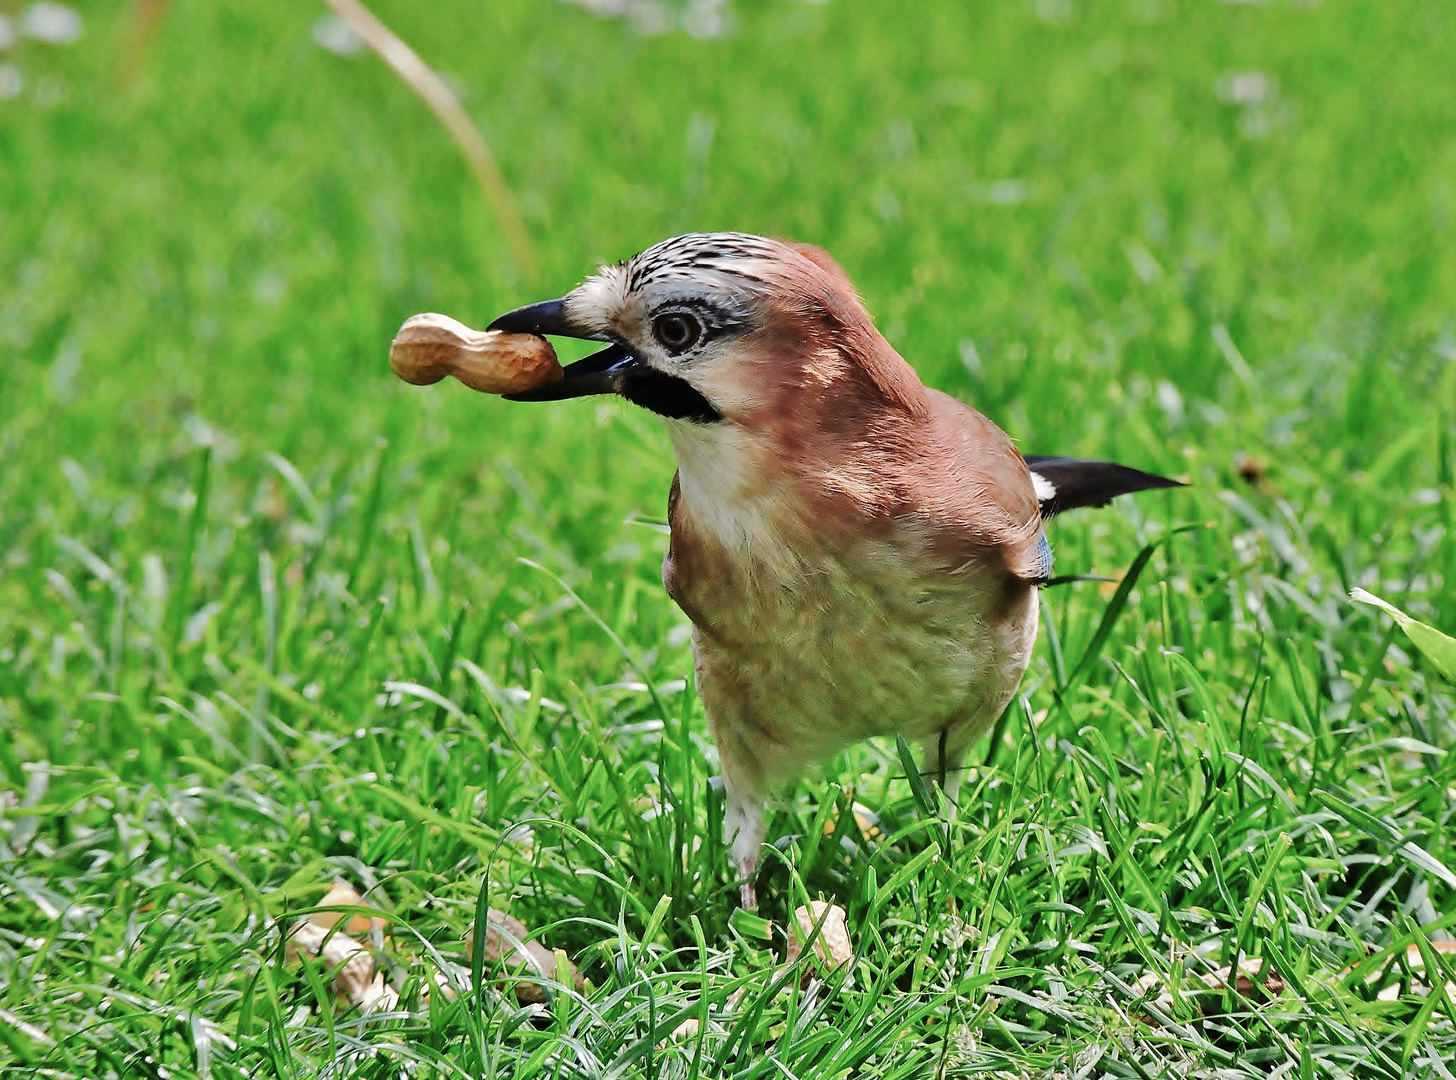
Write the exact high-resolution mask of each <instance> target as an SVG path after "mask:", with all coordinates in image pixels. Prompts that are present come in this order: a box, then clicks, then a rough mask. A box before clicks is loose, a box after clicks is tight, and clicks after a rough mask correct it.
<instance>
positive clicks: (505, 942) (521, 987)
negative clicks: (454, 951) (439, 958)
mask: <svg viewBox="0 0 1456 1080" xmlns="http://www.w3.org/2000/svg"><path fill="white" fill-rule="evenodd" d="M529 935H530V931H529V930H527V929H526V924H525V923H523V922H521V920H520V919H517V918H515V917H514V916H512V915H507V914H506V913H505V912H504V911H499V910H497V909H496V908H491V909H490V913H489V915H488V916H487V921H486V930H485V959H486V960H488V961H491V962H492V963H497V962H504V964H505V966H506V967H507V968H508V969H509V970H510V971H511V972H512V974H514V975H517V976H527V978H525V979H522V980H521V981H519V982H517V983H516V985H515V989H516V1000H518V1001H520V1002H521V1003H522V1004H536V1003H539V1002H543V1001H545V1000H546V991H545V989H544V988H543V987H542V985H541V984H540V983H538V982H532V981H531V980H530V978H529V976H530V975H537V976H540V977H543V978H546V979H555V978H556V969H557V965H558V962H559V961H560V960H561V959H564V954H561V955H558V952H557V951H553V950H551V949H548V948H546V946H544V945H542V944H541V943H540V942H539V941H534V940H533V941H528V940H526V939H527V937H528V936H529ZM474 947H475V930H474V929H473V928H472V929H470V930H467V931H466V933H465V954H466V955H467V956H469V955H470V953H471V950H472V949H474ZM566 970H567V972H568V974H569V976H570V979H571V982H572V985H573V986H575V987H576V989H578V990H584V989H586V979H585V978H583V977H582V974H581V972H579V971H577V970H576V965H575V964H573V963H571V962H570V961H567V963H566Z"/></svg>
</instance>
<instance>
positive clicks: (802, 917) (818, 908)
mask: <svg viewBox="0 0 1456 1080" xmlns="http://www.w3.org/2000/svg"><path fill="white" fill-rule="evenodd" d="M816 925H817V926H818V927H819V934H818V936H817V937H814V927H815V926H816ZM811 937H814V957H815V959H816V960H818V962H819V965H820V966H821V967H823V968H824V970H825V971H833V970H834V969H835V968H837V967H839V965H841V964H846V963H848V962H849V961H850V960H851V959H852V958H853V956H854V947H853V946H852V945H851V944H850V943H849V928H848V926H846V925H845V918H844V908H842V907H840V906H839V905H838V904H828V903H825V902H824V901H823V900H811V901H810V902H809V903H808V904H807V905H806V906H804V907H799V908H795V909H794V922H793V925H792V926H791V927H790V930H789V950H788V956H787V957H786V959H785V961H784V962H785V963H787V964H792V963H793V962H794V961H795V960H797V959H798V958H799V955H800V954H801V953H802V952H803V951H804V943H805V942H807V941H808V940H809V939H810V938H811Z"/></svg>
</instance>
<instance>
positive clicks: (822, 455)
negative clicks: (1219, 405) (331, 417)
mask: <svg viewBox="0 0 1456 1080" xmlns="http://www.w3.org/2000/svg"><path fill="white" fill-rule="evenodd" d="M492 328H493V329H502V330H509V331H516V332H530V333H546V334H571V335H574V336H578V337H589V338H594V339H598V340H603V341H609V342H612V345H611V346H610V347H609V348H608V349H606V350H604V351H603V352H601V353H598V354H597V355H596V356H593V357H589V358H588V359H587V360H584V361H581V362H579V363H578V364H574V365H572V366H571V367H569V368H567V370H566V379H565V380H563V381H562V382H560V383H556V384H553V385H552V386H549V387H545V388H543V389H541V390H536V391H530V392H528V393H525V394H521V395H517V396H518V397H520V398H522V399H526V400H551V399H557V398H561V397H568V396H576V395H578V394H583V393H618V394H621V395H622V396H624V397H626V398H628V399H629V400H632V401H635V402H637V403H638V404H641V405H643V406H645V407H647V408H649V409H652V410H653V411H655V412H657V413H659V414H660V415H662V416H663V417H664V421H665V423H666V426H667V431H668V435H669V438H670V439H671V442H672V446H673V451H674V453H675V455H676V457H677V462H678V475H677V476H676V477H675V479H674V481H673V487H672V492H671V496H670V499H669V520H670V523H671V533H672V538H671V546H670V550H669V554H668V556H667V559H666V561H665V563H664V566H663V582H664V584H665V585H666V587H667V591H668V593H669V594H670V595H671V596H672V598H673V599H674V600H675V601H676V602H677V603H678V605H679V606H680V607H681V608H682V609H683V611H684V612H685V613H686V614H687V616H688V618H689V619H690V620H691V621H692V624H693V652H694V658H695V668H696V674H697V682H698V690H699V693H700V694H701V695H702V698H703V704H704V707H705V710H706V712H707V716H708V722H709V726H710V728H711V730H712V734H713V739H714V743H715V745H716V746H717V748H718V755H719V761H720V764H721V767H722V771H723V778H724V785H725V793H726V809H727V813H726V818H727V820H726V823H725V825H726V831H727V836H728V839H729V840H730V841H731V842H732V851H733V858H734V860H735V863H736V865H737V867H738V869H739V871H740V873H741V875H742V878H743V901H744V903H745V904H746V905H748V906H753V905H754V902H755V896H754V891H753V884H752V878H753V874H754V871H755V869H756V866H757V860H758V851H759V846H760V844H761V842H762V840H763V837H764V816H763V806H764V802H765V800H766V799H767V798H768V796H769V795H770V794H771V793H772V791H773V790H774V788H775V787H776V786H777V785H779V784H781V783H782V782H784V781H786V780H788V779H791V778H793V777H795V776H797V775H800V774H801V773H802V772H803V771H805V770H806V769H807V768H808V767H809V766H810V765H811V764H813V763H814V762H815V761H818V760H822V759H823V758H825V757H828V756H830V755H832V754H834V753H836V752H838V751H839V750H841V749H843V748H844V747H845V746H848V745H850V744H852V743H854V742H857V741H859V740H861V739H864V738H867V737H871V736H876V735H889V734H903V735H905V736H906V737H907V738H910V739H916V740H919V741H920V742H921V743H922V744H923V746H924V748H925V769H926V771H927V772H928V773H938V772H940V770H941V766H942V764H943V765H944V766H945V767H946V768H947V769H948V772H947V777H948V783H947V787H948V788H949V789H950V794H952V795H954V789H955V787H956V784H957V779H958V773H957V772H956V771H955V770H956V769H957V768H958V767H959V765H960V764H961V762H962V761H963V760H964V757H965V753H966V751H967V750H968V749H969V748H970V747H971V746H972V745H973V744H974V743H975V741H976V740H977V739H979V738H980V737H981V735H982V734H983V733H984V732H985V731H986V730H987V729H988V728H989V726H990V725H991V724H992V723H993V722H994V720H995V719H996V717H997V716H998V715H999V714H1000V712H1001V710H1002V709H1003V708H1004V707H1005V706H1006V703H1007V702H1008V701H1009V700H1010V698H1011V696H1012V694H1013V693H1015V690H1016V687H1017V684H1018V683H1019V681H1020V679H1021V676H1022V674H1023V672H1024V671H1025V670H1026V666H1027V663H1028V661H1029V659H1030V656H1031V649H1032V645H1033V643H1034V641H1035V637H1036V624H1037V602H1036V595H1035V593H1036V586H1037V585H1038V584H1039V583H1041V582H1043V581H1045V580H1046V578H1047V577H1048V576H1049V574H1050V570H1051V553H1050V549H1049V548H1048V546H1047V542H1046V538H1045V535H1044V533H1043V531H1042V517H1043V509H1042V507H1043V504H1044V503H1046V501H1047V498H1049V497H1054V496H1055V495H1056V488H1055V487H1054V486H1053V485H1052V484H1051V483H1049V482H1048V481H1047V480H1046V479H1045V478H1044V477H1040V476H1035V477H1034V476H1033V474H1032V472H1031V470H1030V469H1029V468H1028V466H1027V463H1026V461H1025V459H1023V457H1022V456H1021V454H1020V453H1018V452H1017V450H1016V447H1015V446H1014V445H1013V444H1012V442H1011V440H1010V438H1009V437H1008V436H1007V435H1006V434H1005V432H1003V431H1001V429H1000V428H998V427H997V426H996V425H995V424H993V423H992V422H991V421H990V420H988V419H987V418H986V417H984V416H982V415H981V414H980V413H978V412H976V411H975V410H974V409H972V408H970V407H969V406H967V405H964V404H962V403H961V402H959V401H956V400H955V399H953V398H950V397H948V396H946V395H945V394H942V393H940V392H938V391H936V390H932V389H928V388H927V387H925V386H924V385H923V384H922V383H921V382H920V379H919V378H918V377H917V376H916V374H915V372H914V370H913V369H911V367H910V366H909V365H908V364H906V363H905V361H904V360H903V359H901V358H900V356H899V355H898V354H897V353H896V352H895V350H894V349H893V348H892V347H891V346H890V344H889V343H888V342H887V341H886V340H885V339H884V337H883V336H882V335H881V334H880V333H879V331H877V330H876V329H875V327H874V324H873V323H872V321H871V320H870V317H869V315H868V313H867V312H866V311H865V309H864V307H863V305H862V304H861V303H860V300H859V298H858V296H857V295H856V294H855V292H854V288H853V286H852V285H851V284H850V282H849V279H848V278H847V277H846V276H845V274H844V272H843V271H842V270H840V268H839V267H838V266H837V265H836V264H835V263H834V261H833V260H832V259H831V258H830V257H829V256H828V255H827V254H826V253H825V252H823V251H821V250H819V249H818V248H814V247H809V246H807V245H801V244H787V243H783V242H780V241H775V240H767V239H764V238H761V237H754V236H746V235H743V234H738V233H711V234H692V235H688V236H682V237H676V238H674V239H672V240H667V241H664V242H663V243H661V244H658V245H657V246H656V247H653V248H650V249H648V250H647V251H645V252H643V253H642V254H641V255H638V256H636V257H635V258H633V259H630V260H628V261H627V262H625V263H623V264H621V265H619V266H615V267H605V268H603V269H602V270H601V271H600V272H599V273H598V274H597V275H596V276H595V277H593V278H589V279H588V280H587V281H586V282H584V283H583V284H582V285H581V286H580V287H578V288H577V289H576V290H574V291H573V292H572V293H570V294H569V295H568V296H567V297H565V298H564V300H561V301H551V302H548V303H546V304H538V305H533V306H531V307H528V308H522V309H518V310H517V311H515V312H511V313H510V314H508V315H505V316H502V317H501V319H499V320H497V321H496V323H495V324H493V327H492ZM1056 460H1057V461H1059V462H1063V463H1065V462H1067V461H1068V460H1069V459H1056ZM1076 464H1077V463H1073V464H1072V465H1065V464H1063V465H1059V468H1062V469H1063V470H1064V475H1066V476H1067V477H1069V478H1070V477H1073V476H1074V475H1077V476H1080V475H1082V474H1081V473H1076V472H1075V470H1074V468H1073V466H1075V465H1076ZM1081 464H1084V465H1096V466H1098V467H1101V463H1081ZM1106 468H1112V469H1119V468H1120V467H1115V466H1107V467H1106ZM1098 475H1100V474H1098ZM1129 477H1145V478H1146V480H1147V481H1148V482H1147V483H1141V484H1139V482H1138V481H1137V480H1130V479H1129ZM1118 480H1119V481H1120V482H1121V484H1122V488H1121V490H1137V489H1138V486H1141V487H1146V486H1166V485H1167V484H1169V483H1171V482H1170V481H1163V480H1161V478H1156V477H1147V475H1146V474H1141V473H1136V472H1135V471H1133V470H1122V471H1121V472H1120V473H1119V474H1118ZM1128 484H1133V485H1134V486H1131V487H1130V486H1127V485H1128ZM1104 486H1105V485H1104ZM1092 487H1095V488H1096V494H1099V495H1101V494H1105V492H1104V491H1103V490H1102V488H1101V487H1097V485H1095V484H1094V485H1092ZM1039 489H1040V491H1039ZM1089 490H1091V488H1089ZM1047 491H1050V493H1051V495H1050V496H1047V494H1046V493H1047ZM1113 493H1114V494H1117V493H1121V491H1120V490H1119V491H1115V492H1113ZM1044 496H1045V497H1044ZM1064 501H1065V500H1064ZM1078 504H1079V503H1075V502H1074V503H1071V505H1078ZM942 747H944V749H945V754H946V759H947V760H946V761H945V762H943V763H942V762H941V761H940V759H939V754H940V749H941V748H942Z"/></svg>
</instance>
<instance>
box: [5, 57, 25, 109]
mask: <svg viewBox="0 0 1456 1080" xmlns="http://www.w3.org/2000/svg"><path fill="white" fill-rule="evenodd" d="M24 89H25V76H24V75H22V74H21V73H20V69H19V68H18V67H16V66H15V65H14V64H0V101H9V100H10V99H11V98H17V97H19V96H20V92H21V91H22V90H24Z"/></svg>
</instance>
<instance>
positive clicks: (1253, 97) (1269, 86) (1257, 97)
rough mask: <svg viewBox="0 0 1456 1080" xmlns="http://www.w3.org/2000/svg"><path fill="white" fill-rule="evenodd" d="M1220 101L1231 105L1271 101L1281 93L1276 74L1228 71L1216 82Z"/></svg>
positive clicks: (1216, 90)
mask: <svg viewBox="0 0 1456 1080" xmlns="http://www.w3.org/2000/svg"><path fill="white" fill-rule="evenodd" d="M1213 88H1214V92H1215V93H1216V94H1218V97H1219V100H1220V101H1226V102H1228V103H1229V104H1230V105H1259V104H1262V103H1263V102H1266V101H1271V100H1273V99H1274V97H1275V96H1276V95H1277V94H1278V93H1279V83H1278V82H1277V81H1276V80H1275V78H1274V76H1272V75H1266V74H1264V73H1263V72H1262V71H1228V72H1225V73H1224V74H1222V75H1220V76H1219V77H1218V81H1217V82H1216V83H1214V87H1213Z"/></svg>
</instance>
